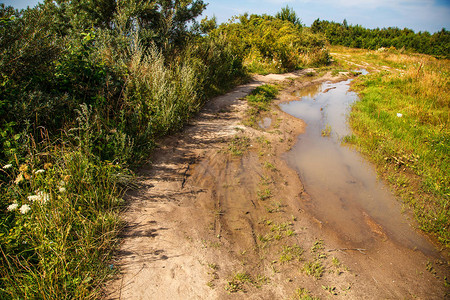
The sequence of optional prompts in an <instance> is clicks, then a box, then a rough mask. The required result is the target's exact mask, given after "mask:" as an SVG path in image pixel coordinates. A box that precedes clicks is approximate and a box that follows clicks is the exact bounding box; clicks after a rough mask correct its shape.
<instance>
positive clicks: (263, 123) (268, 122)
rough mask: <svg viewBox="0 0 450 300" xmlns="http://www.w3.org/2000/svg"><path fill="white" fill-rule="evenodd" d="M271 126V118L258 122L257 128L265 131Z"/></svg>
mask: <svg viewBox="0 0 450 300" xmlns="http://www.w3.org/2000/svg"><path fill="white" fill-rule="evenodd" d="M271 124H272V119H271V118H267V117H266V118H264V119H262V120H261V121H258V126H259V127H260V128H262V129H267V128H269V127H270V125H271Z"/></svg>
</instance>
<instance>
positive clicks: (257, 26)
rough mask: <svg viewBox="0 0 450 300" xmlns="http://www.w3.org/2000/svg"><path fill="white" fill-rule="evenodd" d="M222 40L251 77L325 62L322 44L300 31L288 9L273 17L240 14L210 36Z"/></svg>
mask: <svg viewBox="0 0 450 300" xmlns="http://www.w3.org/2000/svg"><path fill="white" fill-rule="evenodd" d="M211 35H212V36H225V37H226V38H227V40H229V41H230V42H231V44H232V45H233V47H234V49H235V51H237V52H238V53H240V55H241V57H243V63H244V66H245V67H246V68H247V69H248V70H249V72H252V73H258V74H263V75H265V74H269V73H285V72H287V71H292V70H295V69H301V68H304V67H307V66H316V67H317V66H321V65H324V64H327V63H328V62H329V58H330V57H329V54H328V50H327V49H326V47H325V45H326V40H325V39H324V38H323V37H322V36H321V35H319V34H314V33H312V32H311V31H310V29H309V28H305V27H302V25H301V21H300V20H299V19H298V17H297V16H296V14H295V12H294V11H292V10H291V9H289V8H288V7H286V8H284V9H282V11H281V12H280V13H278V14H277V16H275V17H273V16H269V15H248V14H244V15H241V16H237V17H235V18H233V19H231V21H230V22H228V23H224V24H221V25H220V26H219V27H218V28H217V29H216V30H214V31H213V32H212V33H211Z"/></svg>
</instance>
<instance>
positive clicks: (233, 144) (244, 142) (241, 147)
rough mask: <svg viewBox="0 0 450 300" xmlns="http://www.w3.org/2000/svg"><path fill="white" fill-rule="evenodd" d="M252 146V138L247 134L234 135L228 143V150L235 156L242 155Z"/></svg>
mask: <svg viewBox="0 0 450 300" xmlns="http://www.w3.org/2000/svg"><path fill="white" fill-rule="evenodd" d="M249 147H250V138H248V137H246V136H238V135H236V136H234V137H233V138H232V139H231V140H230V142H229V143H228V151H229V152H230V153H231V155H233V156H242V155H243V154H244V152H245V151H247V149H248V148H249Z"/></svg>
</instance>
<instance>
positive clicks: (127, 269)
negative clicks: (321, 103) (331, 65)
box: [105, 70, 449, 299]
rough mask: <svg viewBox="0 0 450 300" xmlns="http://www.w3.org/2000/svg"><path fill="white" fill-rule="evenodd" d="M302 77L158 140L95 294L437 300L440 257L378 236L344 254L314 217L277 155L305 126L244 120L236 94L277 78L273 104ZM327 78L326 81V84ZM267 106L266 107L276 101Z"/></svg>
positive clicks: (444, 289) (283, 118)
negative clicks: (108, 276) (113, 274)
mask: <svg viewBox="0 0 450 300" xmlns="http://www.w3.org/2000/svg"><path fill="white" fill-rule="evenodd" d="M309 72H311V70H303V71H300V72H297V73H290V74H284V75H268V76H258V77H257V78H256V80H255V81H254V82H252V83H249V84H246V85H243V86H240V87H237V88H236V89H235V90H233V91H231V92H230V93H228V94H226V95H224V96H220V97H217V98H215V99H212V100H211V101H210V102H208V104H207V105H206V107H205V108H204V109H203V111H202V112H201V113H200V114H199V116H198V117H197V118H196V119H195V120H193V121H192V122H191V124H189V125H188V126H187V127H186V128H185V130H184V131H183V132H181V133H179V134H176V135H174V136H171V137H168V138H167V139H165V140H164V141H162V142H161V145H162V146H161V148H159V149H158V150H157V151H156V152H155V154H154V156H153V158H152V165H151V167H150V166H149V167H148V168H144V169H142V170H141V171H140V174H139V175H140V176H141V178H142V181H141V182H140V184H141V188H139V189H138V190H135V191H133V192H131V193H130V194H129V195H128V199H127V200H128V202H129V207H128V210H127V211H126V212H124V220H125V221H126V224H127V226H126V228H125V230H124V232H123V244H122V245H121V247H120V251H119V252H118V253H117V257H116V260H115V261H114V266H115V267H117V268H119V270H120V274H119V275H118V276H117V279H116V280H114V281H113V282H111V283H110V284H109V285H108V286H107V287H106V288H105V298H106V299H238V298H245V299H290V298H294V299H306V298H301V297H302V295H303V296H304V295H307V294H308V293H309V294H310V295H311V296H315V297H320V298H322V299H328V298H336V299H412V298H415V299H444V298H445V297H448V296H449V294H448V292H449V290H448V286H445V284H444V276H445V275H447V276H448V275H449V274H448V267H447V266H446V262H445V261H442V259H438V258H435V257H428V256H426V255H425V254H423V253H422V252H420V251H417V250H414V249H407V248H404V247H402V246H400V245H397V244H396V243H395V242H393V241H391V240H390V239H389V237H387V236H385V235H383V234H380V232H382V230H381V229H380V228H379V225H378V224H377V223H376V222H375V221H374V220H372V219H371V218H370V216H367V217H366V219H367V223H368V225H369V226H370V227H371V228H373V232H372V234H373V235H374V237H375V238H376V241H377V242H376V243H374V244H372V245H370V248H351V247H348V245H346V244H344V243H343V242H342V241H340V240H339V237H338V236H337V235H336V234H335V233H334V232H333V230H332V228H330V227H329V226H324V220H318V219H316V218H314V217H313V216H312V215H310V214H308V213H307V212H306V210H305V206H306V205H307V204H308V203H309V202H310V201H313V199H311V198H310V197H309V195H308V194H307V193H306V192H305V191H304V189H303V186H302V183H301V182H300V179H299V176H298V175H297V173H296V172H295V171H294V170H292V169H290V168H289V167H288V166H287V164H286V162H285V161H284V160H283V159H282V154H283V153H285V152H286V151H288V150H289V149H290V148H291V147H292V146H293V145H294V143H295V142H296V139H297V136H298V135H299V134H301V133H302V130H303V129H304V126H305V124H304V123H303V122H302V121H301V120H298V119H295V118H294V117H292V116H290V115H287V114H285V113H283V112H282V111H280V110H279V109H277V107H276V105H274V108H273V110H272V111H271V112H270V113H268V114H267V115H266V116H264V117H265V122H263V123H264V124H261V125H263V126H261V128H252V127H248V126H245V125H243V123H242V120H243V118H244V117H245V111H246V109H247V104H246V102H245V101H244V100H242V97H244V96H245V95H246V94H248V93H249V92H250V91H251V90H252V89H254V88H255V87H256V86H258V85H261V84H263V83H267V82H281V81H284V82H285V90H284V91H283V92H282V93H281V94H280V96H279V99H277V102H278V103H280V102H283V101H290V100H293V99H294V96H292V95H293V94H292V91H294V90H296V89H301V88H305V87H306V86H308V85H311V84H313V83H314V82H316V83H317V82H322V81H325V80H330V79H331V77H330V75H329V74H328V75H327V76H324V77H318V76H315V77H311V78H310V79H308V80H306V74H307V73H309ZM335 80H336V79H335ZM275 104H276V103H275Z"/></svg>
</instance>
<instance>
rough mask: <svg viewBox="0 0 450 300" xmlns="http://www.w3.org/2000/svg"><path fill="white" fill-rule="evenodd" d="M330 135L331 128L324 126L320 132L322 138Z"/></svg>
mask: <svg viewBox="0 0 450 300" xmlns="http://www.w3.org/2000/svg"><path fill="white" fill-rule="evenodd" d="M330 134H331V126H330V125H328V124H327V126H325V129H323V130H322V136H323V137H329V136H330Z"/></svg>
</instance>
